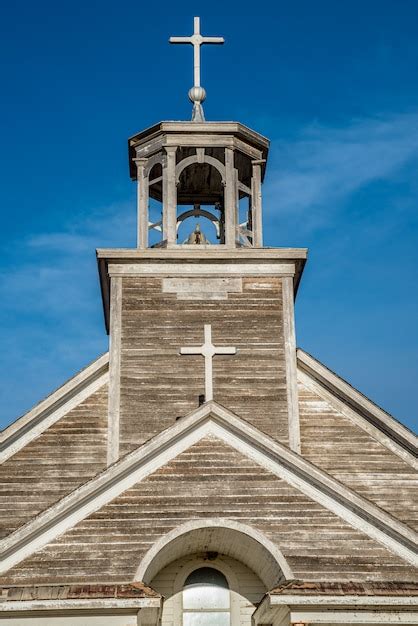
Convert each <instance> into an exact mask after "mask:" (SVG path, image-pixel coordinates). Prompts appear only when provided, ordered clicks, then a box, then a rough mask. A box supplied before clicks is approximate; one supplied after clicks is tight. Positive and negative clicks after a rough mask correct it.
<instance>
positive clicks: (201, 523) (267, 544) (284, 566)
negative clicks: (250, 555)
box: [135, 517, 295, 582]
mask: <svg viewBox="0 0 418 626" xmlns="http://www.w3.org/2000/svg"><path fill="white" fill-rule="evenodd" d="M201 528H228V529H230V530H234V531H236V532H239V533H241V534H243V535H246V536H248V537H250V538H251V539H253V540H254V541H256V542H257V543H259V544H260V545H261V546H262V547H263V548H264V549H265V550H267V552H268V553H269V554H270V555H271V557H272V559H273V560H274V561H275V562H276V563H277V566H278V568H279V569H280V570H281V571H282V573H283V576H284V578H285V579H286V580H292V579H293V578H294V577H295V576H294V574H293V571H292V569H291V567H290V565H289V564H288V562H287V561H286V559H285V557H284V555H283V553H282V552H281V551H280V549H279V548H278V547H277V546H276V545H275V544H274V543H273V542H272V541H270V540H269V539H267V537H266V536H265V535H263V533H261V532H260V531H259V530H256V529H255V528H252V527H251V526H248V525H247V524H242V523H241V522H236V521H234V520H230V519H224V518H218V517H212V518H208V519H205V520H192V521H190V522H186V523H185V524H181V526H177V527H176V528H174V529H173V530H171V531H170V532H169V533H167V534H166V535H164V536H163V537H161V538H160V539H159V540H158V541H156V542H155V543H154V544H153V545H152V547H151V548H150V549H149V550H148V552H147V553H146V554H145V555H144V557H143V559H142V561H141V563H140V564H139V567H138V569H137V571H136V574H135V580H140V581H143V582H146V581H147V580H148V575H147V570H148V568H149V566H150V565H151V563H152V561H153V560H154V559H155V557H156V556H157V555H158V554H159V553H160V552H161V550H162V549H163V548H165V547H166V546H167V545H168V544H170V543H171V542H172V541H174V540H175V539H177V538H178V537H181V536H182V535H186V534H188V533H191V532H193V531H194V530H200V529H201ZM256 573H257V572H256Z"/></svg>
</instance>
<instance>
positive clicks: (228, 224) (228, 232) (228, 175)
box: [225, 148, 237, 248]
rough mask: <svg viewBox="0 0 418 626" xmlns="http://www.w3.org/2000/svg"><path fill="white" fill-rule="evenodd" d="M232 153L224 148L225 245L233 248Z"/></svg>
mask: <svg viewBox="0 0 418 626" xmlns="http://www.w3.org/2000/svg"><path fill="white" fill-rule="evenodd" d="M236 205H237V201H236V193H235V168H234V151H233V150H232V148H225V245H226V247H227V248H235V246H236V238H237V232H236V230H237V223H236V211H237V206H236Z"/></svg>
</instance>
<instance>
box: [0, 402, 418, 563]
mask: <svg viewBox="0 0 418 626" xmlns="http://www.w3.org/2000/svg"><path fill="white" fill-rule="evenodd" d="M210 434H212V435H215V436H216V437H219V438H220V439H221V440H222V441H224V442H225V443H226V444H228V445H230V446H232V447H234V448H235V449H236V450H238V451H240V452H241V453H242V454H245V455H246V456H247V457H249V458H252V459H253V460H254V461H255V462H256V463H258V464H259V465H261V466H262V467H264V468H265V469H267V470H268V471H270V472H272V473H274V474H275V475H276V476H279V477H280V478H282V479H283V480H285V481H286V482H287V483H289V484H291V485H293V486H294V487H295V488H297V489H299V490H300V491H301V492H302V493H304V494H305V495H307V496H308V497H309V498H311V499H313V500H315V501H316V502H318V503H319V504H321V505H322V506H324V507H325V508H327V509H328V510H330V511H332V512H333V513H335V514H336V515H338V516H339V517H341V518H342V519H343V520H345V521H346V522H348V523H349V524H351V525H352V526H353V527H355V528H357V529H358V530H360V531H361V532H363V533H365V534H367V535H368V536H369V537H371V538H373V539H375V540H376V541H378V542H379V543H381V544H382V545H384V546H385V547H386V548H387V549H388V550H390V551H392V552H393V553H395V554H397V555H398V556H400V557H401V558H402V559H403V560H405V561H406V562H408V563H412V564H414V565H418V558H417V554H416V545H417V544H418V535H417V533H415V532H414V531H413V530H412V529H410V528H408V527H407V526H405V525H404V524H402V523H401V522H399V521H398V520H396V519H394V518H393V517H392V516H390V515H389V514H387V513H386V512H385V511H383V510H382V509H380V508H379V507H377V506H376V505H374V504H372V503H370V502H369V501H368V500H366V499H365V498H362V497H361V496H359V495H358V494H356V493H355V492H354V491H352V490H350V489H348V488H347V487H345V486H344V485H342V484H340V483H339V482H338V481H336V480H335V479H334V478H332V477H331V476H329V475H328V474H326V473H325V472H323V471H322V470H320V469H319V468H317V467H316V466H315V465H313V464H312V463H310V462H308V461H306V460H305V459H303V458H302V457H300V456H299V455H297V454H295V453H294V452H292V451H291V450H289V449H288V448H287V447H286V446H284V445H282V444H280V443H278V442H276V441H274V440H272V439H271V438H270V437H268V436H267V435H264V434H263V433H261V432H259V431H258V430H257V429H255V428H254V427H253V426H250V425H249V424H248V423H246V422H244V421H243V420H241V419H240V418H238V417H237V416H236V415H235V414H233V413H231V412H230V411H227V410H226V409H224V408H222V407H221V406H219V405H217V404H216V403H214V402H209V403H207V404H204V405H203V406H202V407H200V408H199V409H197V410H196V411H194V412H192V413H191V414H189V415H188V416H187V417H184V418H182V419H181V420H178V421H177V422H176V423H175V424H173V426H171V427H169V428H168V429H166V430H165V431H163V432H162V433H160V434H159V435H157V436H156V437H154V438H153V439H151V440H149V441H148V442H147V443H145V444H144V445H142V446H141V447H139V448H138V449H137V450H135V451H134V452H132V453H131V454H129V455H127V456H125V457H123V458H122V459H120V460H119V461H118V462H117V463H115V464H113V465H112V466H110V467H109V468H108V469H107V470H106V471H105V472H102V473H101V474H99V475H98V476H97V477H96V478H94V479H92V480H91V481H89V482H88V483H85V484H84V485H82V486H80V487H79V488H78V489H76V490H75V491H73V492H72V493H71V494H69V495H68V496H65V497H64V498H63V499H62V500H60V501H59V502H58V503H56V504H55V505H53V506H52V507H50V508H49V509H47V510H46V511H44V512H43V513H41V514H40V515H38V516H37V517H36V518H34V519H33V520H31V521H30V522H28V523H27V524H25V525H24V526H22V527H21V528H19V529H17V530H16V531H15V532H13V533H12V534H10V535H9V536H8V537H6V538H5V539H4V540H3V541H2V542H1V544H0V546H1V549H2V550H3V561H2V564H1V571H2V572H5V571H7V570H8V569H9V568H10V567H12V566H13V565H16V564H17V563H19V562H20V561H22V560H23V559H25V558H27V557H28V556H30V555H31V554H33V553H34V552H36V551H38V550H40V549H41V548H43V547H44V546H45V545H47V544H48V543H50V542H51V541H53V540H54V539H55V538H56V537H58V536H60V535H62V534H63V533H64V532H65V531H66V530H68V529H69V528H72V527H73V526H74V525H75V524H77V523H78V522H79V521H81V520H82V519H85V518H86V517H87V516H88V515H90V514H91V513H93V512H94V511H97V510H98V509H100V508H101V507H102V506H103V505H105V504H106V503H107V502H109V501H110V500H113V499H114V498H116V497H117V496H118V495H120V494H121V493H123V492H124V491H126V490H127V489H129V488H130V487H132V486H133V485H135V484H136V483H138V482H140V481H141V480H143V479H144V478H146V477H147V476H149V475H150V474H152V473H154V472H155V471H157V470H158V469H159V468H160V467H162V466H164V465H166V464H167V463H169V462H170V461H171V460H172V459H174V458H175V457H177V456H178V455H179V454H181V453H182V452H184V451H185V450H187V449H188V448H189V447H190V446H192V445H194V444H195V443H197V442H198V441H199V440H200V439H202V438H203V437H206V436H208V435H210Z"/></svg>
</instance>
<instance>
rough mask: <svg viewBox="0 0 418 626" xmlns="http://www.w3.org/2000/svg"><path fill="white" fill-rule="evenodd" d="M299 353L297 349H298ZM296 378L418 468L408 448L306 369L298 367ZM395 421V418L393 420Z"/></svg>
mask: <svg viewBox="0 0 418 626" xmlns="http://www.w3.org/2000/svg"><path fill="white" fill-rule="evenodd" d="M298 354H299V350H298ZM298 380H299V382H300V383H302V384H303V385H304V386H305V387H306V388H307V389H309V390H310V391H312V392H313V393H316V394H317V395H318V396H319V397H320V398H322V399H323V400H325V402H328V403H329V404H330V405H331V406H332V407H333V408H334V409H335V410H336V411H338V412H339V413H341V414H342V415H343V416H344V417H346V418H348V419H349V420H350V421H351V422H353V424H355V425H356V426H358V427H359V428H361V429H362V430H364V431H365V432H366V433H368V434H369V435H370V436H371V437H373V439H375V440H376V441H378V442H379V443H381V444H382V445H383V446H385V447H386V448H387V449H388V450H390V451H391V452H393V453H394V454H396V455H397V456H399V457H400V458H401V459H402V460H403V461H405V462H406V463H409V464H410V465H411V466H412V467H413V468H414V469H415V470H417V469H418V461H417V458H416V456H414V455H413V454H412V453H411V452H410V451H409V450H408V449H406V448H405V447H404V446H402V445H400V444H399V443H398V442H397V441H395V440H394V439H393V438H392V437H391V436H390V435H388V434H386V433H385V432H383V431H382V430H381V429H380V428H378V427H377V426H375V425H374V424H372V423H371V422H369V420H368V419H366V418H365V417H364V415H362V413H361V412H360V411H356V410H354V408H352V407H351V406H349V405H348V404H346V402H345V401H344V400H343V399H341V397H337V396H336V395H335V393H334V392H333V391H331V390H329V389H327V388H326V387H324V385H323V384H321V383H320V382H319V381H318V380H316V379H315V378H314V377H313V376H312V374H311V373H310V372H309V373H308V371H307V370H304V369H301V368H300V367H299V368H298ZM394 421H395V420H394Z"/></svg>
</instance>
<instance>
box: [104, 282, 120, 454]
mask: <svg viewBox="0 0 418 626" xmlns="http://www.w3.org/2000/svg"><path fill="white" fill-rule="evenodd" d="M110 293H111V296H110V337H109V401H108V426H107V464H108V465H111V464H112V463H114V462H115V461H117V460H118V458H119V413H120V365H121V336H122V278H120V277H115V278H112V280H111V288H110Z"/></svg>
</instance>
